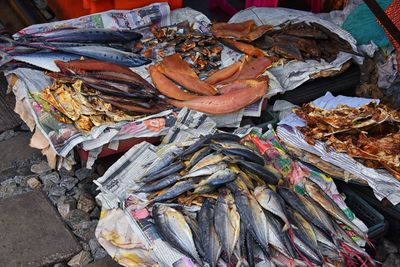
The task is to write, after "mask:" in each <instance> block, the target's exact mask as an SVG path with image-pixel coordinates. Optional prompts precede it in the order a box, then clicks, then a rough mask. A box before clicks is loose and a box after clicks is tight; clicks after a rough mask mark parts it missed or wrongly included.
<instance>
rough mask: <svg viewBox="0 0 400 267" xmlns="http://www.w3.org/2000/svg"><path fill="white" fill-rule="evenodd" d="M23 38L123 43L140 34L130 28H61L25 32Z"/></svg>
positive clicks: (48, 40) (49, 40)
mask: <svg viewBox="0 0 400 267" xmlns="http://www.w3.org/2000/svg"><path fill="white" fill-rule="evenodd" d="M23 38H24V39H27V40H29V41H41V42H43V41H45V42H75V43H125V42H130V41H135V40H138V39H140V38H142V35H141V34H140V33H137V32H135V31H131V30H114V29H101V28H94V29H89V28H81V29H77V28H63V29H57V30H52V31H48V32H41V33H38V34H26V35H24V36H23Z"/></svg>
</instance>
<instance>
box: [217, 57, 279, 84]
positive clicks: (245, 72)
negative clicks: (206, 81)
mask: <svg viewBox="0 0 400 267" xmlns="http://www.w3.org/2000/svg"><path fill="white" fill-rule="evenodd" d="M271 65H272V60H271V58H269V57H260V58H256V59H254V60H252V61H249V62H246V63H245V64H244V65H243V67H242V68H241V69H240V71H238V72H236V73H235V74H234V75H232V76H231V77H229V78H227V79H225V80H223V81H220V82H219V83H218V84H228V83H231V82H233V81H235V80H247V79H256V78H258V77H259V76H260V75H262V74H263V73H264V72H265V70H266V69H268V68H269V67H270V66H271Z"/></svg>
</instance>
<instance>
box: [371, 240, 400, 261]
mask: <svg viewBox="0 0 400 267" xmlns="http://www.w3.org/2000/svg"><path fill="white" fill-rule="evenodd" d="M398 251H399V250H398V248H397V247H396V244H394V243H393V242H392V241H390V240H388V239H382V240H381V241H380V242H379V245H378V248H377V251H376V259H377V260H379V261H382V262H383V261H385V259H386V257H387V255H389V254H392V253H397V252H398Z"/></svg>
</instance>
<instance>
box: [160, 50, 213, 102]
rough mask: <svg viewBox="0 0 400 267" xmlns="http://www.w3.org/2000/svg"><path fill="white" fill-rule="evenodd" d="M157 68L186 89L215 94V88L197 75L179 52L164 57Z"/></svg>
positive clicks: (204, 93)
mask: <svg viewBox="0 0 400 267" xmlns="http://www.w3.org/2000/svg"><path fill="white" fill-rule="evenodd" d="M159 70H160V71H161V72H162V73H163V74H164V75H165V76H167V77H168V78H170V79H171V80H173V81H175V82H176V83H178V84H180V85H181V86H183V87H184V88H186V89H187V90H189V91H191V92H193V93H198V94H201V95H216V94H217V93H218V91H217V89H216V88H215V87H214V86H212V85H210V84H207V83H206V82H203V81H201V80H200V79H199V77H197V74H196V73H195V72H194V71H193V69H192V68H191V67H190V65H189V64H188V63H187V62H186V61H184V60H183V59H182V57H181V56H180V55H179V54H173V55H170V56H167V57H165V58H164V59H163V60H162V61H161V63H160V64H159Z"/></svg>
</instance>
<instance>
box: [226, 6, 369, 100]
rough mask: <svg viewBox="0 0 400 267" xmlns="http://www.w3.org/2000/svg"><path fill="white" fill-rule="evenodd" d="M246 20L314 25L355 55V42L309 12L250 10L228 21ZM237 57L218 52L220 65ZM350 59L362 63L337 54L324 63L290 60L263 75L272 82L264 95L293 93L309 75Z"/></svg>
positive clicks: (346, 55)
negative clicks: (346, 45) (326, 31)
mask: <svg viewBox="0 0 400 267" xmlns="http://www.w3.org/2000/svg"><path fill="white" fill-rule="evenodd" d="M246 20H254V21H255V22H256V24H258V25H274V26H276V25H280V24H282V23H284V22H288V21H290V22H293V23H296V22H316V23H319V24H321V25H323V26H324V27H326V28H327V29H329V30H330V31H332V32H334V33H336V34H338V35H339V36H340V37H341V38H343V39H345V40H347V41H348V42H349V43H350V45H351V46H352V48H353V50H354V51H356V52H357V47H356V40H355V39H354V38H353V37H352V36H351V34H350V33H348V32H346V31H345V30H343V29H342V28H340V27H339V26H338V25H336V24H334V23H332V22H329V21H326V20H323V19H320V18H319V17H318V16H316V15H314V14H313V13H310V12H305V11H299V10H292V9H286V8H266V7H265V8H264V7H250V8H248V9H245V10H242V11H240V12H238V13H236V14H235V15H234V16H233V17H232V18H231V19H230V20H229V22H242V21H246ZM235 57H236V58H235ZM237 57H238V55H237V53H236V54H234V53H232V52H230V51H229V50H225V49H224V51H223V52H222V62H223V64H222V65H223V66H226V65H230V64H231V62H232V61H233V60H234V59H237ZM351 59H354V60H355V61H356V62H357V63H362V61H363V57H360V56H355V55H352V54H349V53H344V52H340V53H339V54H338V56H337V58H336V59H335V60H334V61H332V62H330V63H328V62H325V61H324V60H321V61H316V60H306V61H304V62H303V61H296V60H293V61H289V62H287V63H286V64H284V65H280V66H275V67H272V68H270V69H268V70H267V71H266V73H267V75H268V76H269V77H270V78H271V80H272V82H271V81H270V85H269V87H270V89H269V91H268V93H267V96H268V97H271V96H273V95H276V94H279V93H284V92H286V91H289V90H293V89H295V88H297V87H298V86H299V85H301V84H303V83H304V82H306V81H308V80H310V79H311V77H312V76H313V74H316V73H319V72H321V71H323V70H324V71H326V70H330V71H339V70H340V69H341V67H342V65H343V64H344V63H346V62H347V61H349V60H351Z"/></svg>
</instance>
